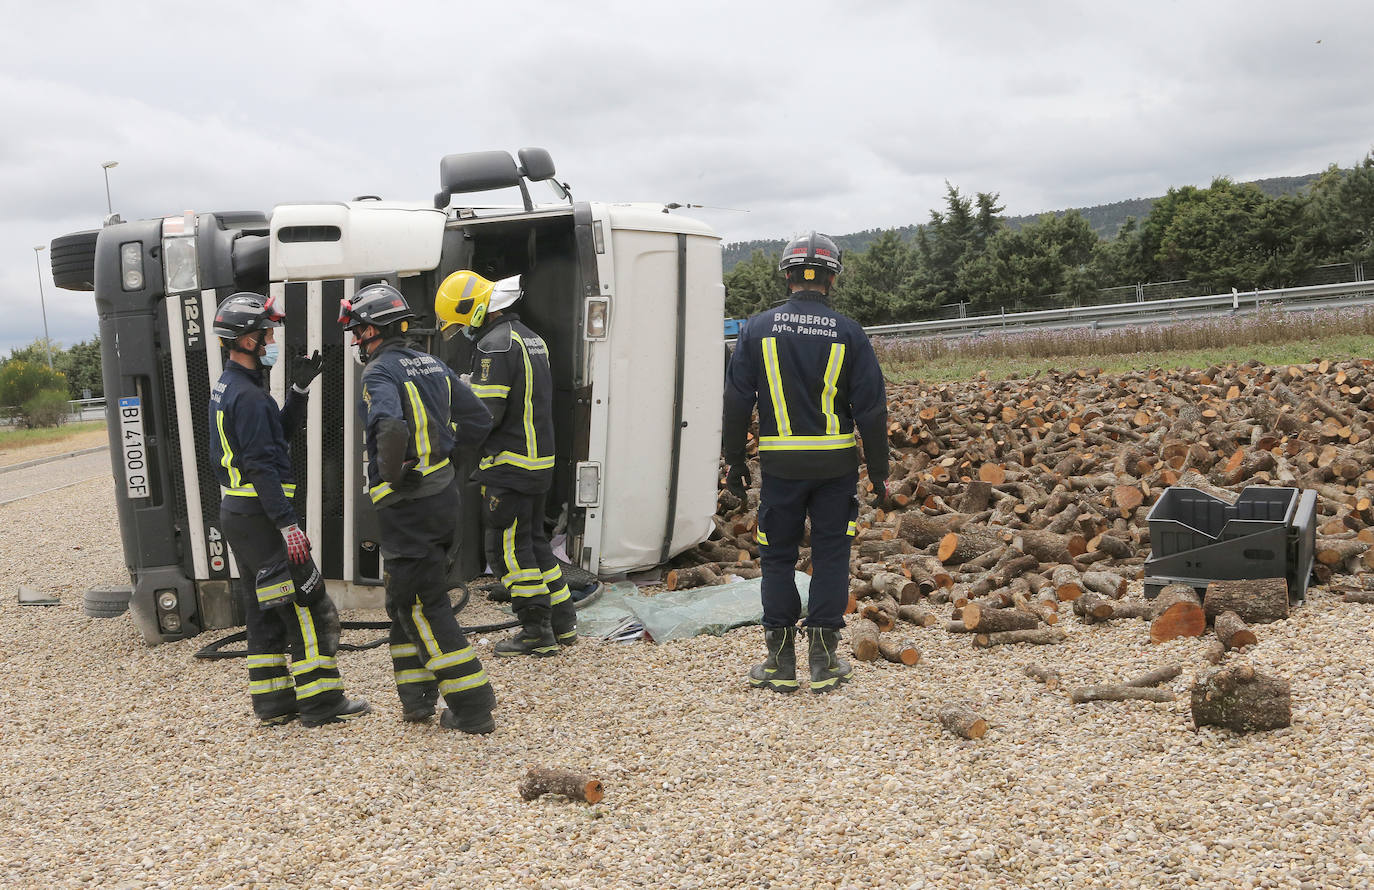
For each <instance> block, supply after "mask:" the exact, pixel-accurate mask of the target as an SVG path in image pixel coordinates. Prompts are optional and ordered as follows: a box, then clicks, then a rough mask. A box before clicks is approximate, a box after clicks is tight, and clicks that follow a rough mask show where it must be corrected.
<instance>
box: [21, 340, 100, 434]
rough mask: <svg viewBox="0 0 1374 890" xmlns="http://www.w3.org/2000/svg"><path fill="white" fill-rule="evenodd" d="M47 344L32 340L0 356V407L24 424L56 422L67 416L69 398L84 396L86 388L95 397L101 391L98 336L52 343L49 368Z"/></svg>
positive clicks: (33, 424)
mask: <svg viewBox="0 0 1374 890" xmlns="http://www.w3.org/2000/svg"><path fill="white" fill-rule="evenodd" d="M48 346H49V344H48V343H47V342H46V341H44V340H42V339H39V340H35V341H33V342H32V343H30V344H29V345H28V346H24V347H21V348H19V349H15V350H13V351H12V352H10V354H9V356H8V357H6V358H3V359H0V410H4V411H7V412H9V413H11V414H13V415H14V416H15V418H16V420H17V421H18V422H19V423H20V424H22V425H24V426H28V427H36V426H56V425H57V424H60V423H61V422H62V421H63V420H64V419H65V418H66V416H67V413H68V406H67V401H68V400H69V399H80V398H84V397H85V393H86V392H88V391H89V392H90V394H91V396H92V397H95V398H98V397H100V396H102V395H103V394H104V390H105V387H104V383H103V382H102V377H101V375H100V338H99V337H96V338H95V339H93V340H87V341H83V342H81V343H77V344H76V345H75V346H73V347H71V348H70V349H63V348H62V346H61V344H58V343H52V344H51V347H52V368H51V369H49V367H48Z"/></svg>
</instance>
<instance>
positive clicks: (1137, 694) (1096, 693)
mask: <svg viewBox="0 0 1374 890" xmlns="http://www.w3.org/2000/svg"><path fill="white" fill-rule="evenodd" d="M1130 699H1142V700H1144V701H1173V700H1174V693H1173V691H1172V690H1169V689H1147V688H1142V687H1140V686H1127V685H1125V684H1124V683H1123V684H1121V685H1117V686H1111V685H1107V686H1080V687H1079V688H1077V689H1074V690H1072V691H1070V692H1069V701H1071V702H1073V703H1074V704H1076V705H1077V704H1082V703H1083V702H1090V701H1128V700H1130Z"/></svg>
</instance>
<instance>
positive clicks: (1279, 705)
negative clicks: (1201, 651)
mask: <svg viewBox="0 0 1374 890" xmlns="http://www.w3.org/2000/svg"><path fill="white" fill-rule="evenodd" d="M1292 708H1293V697H1292V691H1291V689H1290V687H1289V684H1288V681H1287V680H1285V679H1283V678H1282V677H1275V676H1272V675H1268V674H1261V673H1259V672H1257V671H1256V670H1255V669H1254V668H1253V667H1251V666H1250V665H1248V664H1239V665H1231V666H1228V667H1222V668H1216V669H1215V670H1211V671H1208V672H1207V673H1206V674H1205V675H1203V676H1202V677H1201V678H1200V679H1199V680H1198V681H1197V682H1196V683H1195V684H1193V689H1192V709H1193V723H1194V724H1195V725H1197V726H1199V727H1201V726H1221V727H1225V728H1226V729H1233V730H1235V731H1236V732H1261V731H1263V730H1267V729H1280V728H1282V727H1285V726H1289V725H1291V724H1292V722H1293V712H1292Z"/></svg>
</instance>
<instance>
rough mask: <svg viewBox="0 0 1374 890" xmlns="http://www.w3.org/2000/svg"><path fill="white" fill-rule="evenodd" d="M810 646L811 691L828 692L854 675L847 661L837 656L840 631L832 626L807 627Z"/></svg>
mask: <svg viewBox="0 0 1374 890" xmlns="http://www.w3.org/2000/svg"><path fill="white" fill-rule="evenodd" d="M808 630H809V631H810V633H811V647H810V652H808V653H807V654H808V656H809V657H810V661H811V691H812V692H830V691H831V690H834V689H838V688H839V686H840V684H841V683H843V682H845V681H846V680H848V679H849V678H850V677H852V676H854V669H853V668H852V667H850V666H849V662H847V661H845V660H844V659H843V658H840V656H839V647H840V632H839V631H838V630H835V629H834V628H833V627H812V628H808Z"/></svg>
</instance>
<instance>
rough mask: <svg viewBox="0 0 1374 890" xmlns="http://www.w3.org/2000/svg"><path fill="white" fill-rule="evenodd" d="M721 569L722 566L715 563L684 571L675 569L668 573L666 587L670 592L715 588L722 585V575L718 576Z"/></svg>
mask: <svg viewBox="0 0 1374 890" xmlns="http://www.w3.org/2000/svg"><path fill="white" fill-rule="evenodd" d="M719 569H720V566H718V565H715V564H714V563H706V564H705V565H699V566H688V567H687V568H683V569H673V570H672V571H670V572H668V579H667V581H666V585H667V587H668V589H669V590H688V589H689V588H692V587H714V586H716V585H717V584H720V583H721V580H720V575H718V574H716V572H717V571H718V570H719Z"/></svg>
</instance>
